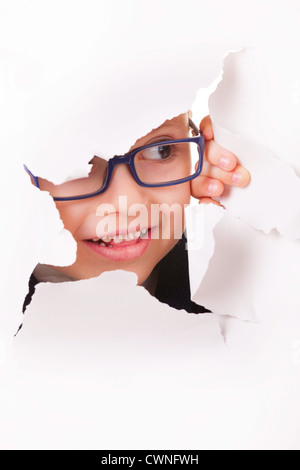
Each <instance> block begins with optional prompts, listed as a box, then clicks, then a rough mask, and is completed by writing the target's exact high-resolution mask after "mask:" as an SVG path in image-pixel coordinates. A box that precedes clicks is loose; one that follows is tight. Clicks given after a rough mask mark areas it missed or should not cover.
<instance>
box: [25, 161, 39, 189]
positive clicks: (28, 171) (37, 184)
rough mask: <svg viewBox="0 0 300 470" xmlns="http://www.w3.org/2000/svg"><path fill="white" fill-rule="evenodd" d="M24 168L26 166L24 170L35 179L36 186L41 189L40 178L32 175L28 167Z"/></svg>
mask: <svg viewBox="0 0 300 470" xmlns="http://www.w3.org/2000/svg"><path fill="white" fill-rule="evenodd" d="M23 166H24V170H25V171H26V172H27V173H28V175H29V176H31V178H32V179H33V181H34V184H35V186H36V187H37V188H39V189H40V183H39V178H38V176H34V175H33V174H32V173H31V171H30V170H29V169H28V168H27V166H26V165H23Z"/></svg>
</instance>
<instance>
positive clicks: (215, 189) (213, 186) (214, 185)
mask: <svg viewBox="0 0 300 470" xmlns="http://www.w3.org/2000/svg"><path fill="white" fill-rule="evenodd" d="M218 190H219V186H218V184H217V183H210V184H209V185H208V191H209V192H210V194H216V193H217V192H218Z"/></svg>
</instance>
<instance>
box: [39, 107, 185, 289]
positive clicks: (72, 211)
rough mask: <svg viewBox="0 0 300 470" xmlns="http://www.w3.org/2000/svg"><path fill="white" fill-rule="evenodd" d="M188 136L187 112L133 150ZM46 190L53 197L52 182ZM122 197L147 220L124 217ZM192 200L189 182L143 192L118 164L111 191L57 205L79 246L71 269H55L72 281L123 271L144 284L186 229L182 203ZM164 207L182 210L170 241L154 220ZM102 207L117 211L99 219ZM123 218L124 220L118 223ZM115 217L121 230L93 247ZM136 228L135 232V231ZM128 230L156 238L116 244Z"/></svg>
mask: <svg viewBox="0 0 300 470" xmlns="http://www.w3.org/2000/svg"><path fill="white" fill-rule="evenodd" d="M188 136H189V124H188V115H187V114H183V115H180V116H178V117H176V118H174V119H172V120H170V121H166V122H165V123H164V124H163V125H162V126H161V127H160V128H158V129H156V130H153V131H152V132H150V133H149V134H148V135H146V136H145V137H143V138H141V139H139V140H138V141H137V142H136V144H135V145H134V146H133V147H132V149H134V148H137V147H140V146H143V145H147V144H150V143H152V142H155V141H163V140H167V139H170V140H175V139H181V138H186V137H188ZM132 149H130V150H132ZM42 187H43V189H44V190H48V191H49V192H50V194H51V187H53V185H52V184H51V183H48V182H47V181H46V180H42ZM120 196H125V197H127V207H128V208H129V207H131V206H132V205H133V204H138V205H142V206H143V207H146V208H147V214H148V216H147V217H146V219H147V220H145V217H144V220H143V221H142V223H141V224H139V223H137V225H135V224H133V221H135V220H137V218H138V216H139V213H138V212H137V213H133V214H132V213H131V215H129V213H127V214H124V208H122V207H120V204H119V202H120V199H119V197H120ZM190 196H191V192H190V182H186V183H183V184H178V185H175V186H168V187H162V188H145V187H142V186H139V185H138V184H137V182H136V181H135V179H134V177H133V175H132V174H131V171H130V168H129V167H128V165H126V164H124V165H118V166H117V167H116V168H115V169H114V173H113V176H112V179H111V182H110V185H109V187H108V189H107V190H106V191H105V192H104V193H103V194H101V195H99V196H96V197H93V198H90V199H84V200H79V201H68V202H56V206H57V209H58V211H59V213H60V217H61V219H62V221H63V223H64V226H65V228H66V229H67V230H69V231H70V232H71V233H72V235H73V237H74V239H75V240H76V242H77V259H76V262H75V263H74V264H73V265H72V266H68V267H55V269H56V270H58V271H60V272H63V273H65V274H67V275H69V276H71V277H72V278H74V279H89V278H92V277H97V276H99V275H100V274H101V273H103V272H104V271H112V270H117V269H122V270H125V271H131V272H135V273H136V274H137V276H138V283H139V284H143V283H144V281H145V280H146V279H147V278H148V277H149V275H150V274H151V272H152V271H153V269H154V267H155V266H156V265H157V263H158V262H159V261H160V260H161V259H162V258H164V257H165V255H166V254H167V253H168V252H169V251H170V250H171V249H172V248H173V247H174V246H175V244H176V243H177V241H178V235H177V237H176V238H174V233H175V234H176V233H178V229H179V230H180V227H182V230H181V232H182V231H183V229H184V205H185V204H189V202H190ZM163 203H165V204H167V205H168V206H170V207H171V206H172V205H173V204H177V207H179V206H180V208H181V211H180V215H179V217H176V218H174V217H172V216H171V218H170V237H168V238H167V239H166V237H165V235H164V236H163V237H162V217H159V219H156V220H153V217H151V206H152V205H153V204H156V205H161V204H163ZM101 204H111V205H112V206H113V207H114V208H115V209H114V211H113V212H114V213H111V214H110V215H109V216H106V215H105V214H104V213H103V216H102V217H101V216H99V211H98V215H97V209H98V208H99V206H100V205H101ZM171 215H172V212H171ZM120 216H123V217H121V218H119V221H118V217H120ZM124 216H126V218H127V220H126V218H125V217H124ZM112 217H115V218H116V217H117V218H116V220H117V229H116V233H115V237H114V236H113V234H111V237H110V238H111V239H112V241H111V243H109V241H107V240H106V244H105V245H104V243H102V244H101V245H100V246H99V244H96V243H93V242H92V240H94V239H97V238H99V229H98V231H97V225H98V224H99V221H102V222H103V221H104V220H106V219H107V220H108V218H112ZM151 219H152V220H151ZM174 219H175V220H174ZM179 219H180V220H179ZM122 220H123V221H124V220H126V222H122ZM138 222H141V220H139V221H138ZM163 223H165V221H164V222H163ZM129 225H130V227H129ZM133 227H135V228H134V229H133ZM164 227H165V226H164ZM128 228H129V231H130V232H131V233H132V232H135V231H138V230H139V229H145V228H149V229H152V230H151V232H150V233H151V235H152V238H151V236H150V235H148V237H147V239H142V240H141V239H140V238H138V235H135V236H136V237H137V238H135V239H133V240H129V239H127V240H126V241H123V242H119V241H120V240H119V239H120V238H122V237H121V236H120V237H119V239H118V238H117V242H119V243H115V242H114V240H116V236H117V235H118V234H124V233H126V234H127V235H128V233H129V231H128ZM176 230H177V232H176ZM146 236H147V235H146ZM153 237H155V238H156V239H153ZM157 237H159V238H157ZM109 245H110V246H109Z"/></svg>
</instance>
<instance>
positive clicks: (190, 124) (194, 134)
mask: <svg viewBox="0 0 300 470" xmlns="http://www.w3.org/2000/svg"><path fill="white" fill-rule="evenodd" d="M189 126H190V127H191V129H192V134H193V136H194V137H197V136H198V135H200V131H199V128H198V127H197V126H196V124H195V123H194V122H193V121H192V120H191V119H189Z"/></svg>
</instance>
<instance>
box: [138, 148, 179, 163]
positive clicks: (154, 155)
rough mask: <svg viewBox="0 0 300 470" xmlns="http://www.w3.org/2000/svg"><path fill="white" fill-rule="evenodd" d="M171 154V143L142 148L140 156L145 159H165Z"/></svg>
mask: <svg viewBox="0 0 300 470" xmlns="http://www.w3.org/2000/svg"><path fill="white" fill-rule="evenodd" d="M171 156H172V146H171V145H160V146H157V147H150V148H147V149H144V150H143V151H142V152H141V153H140V157H141V158H144V159H145V160H167V159H168V158H170V157H171Z"/></svg>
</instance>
